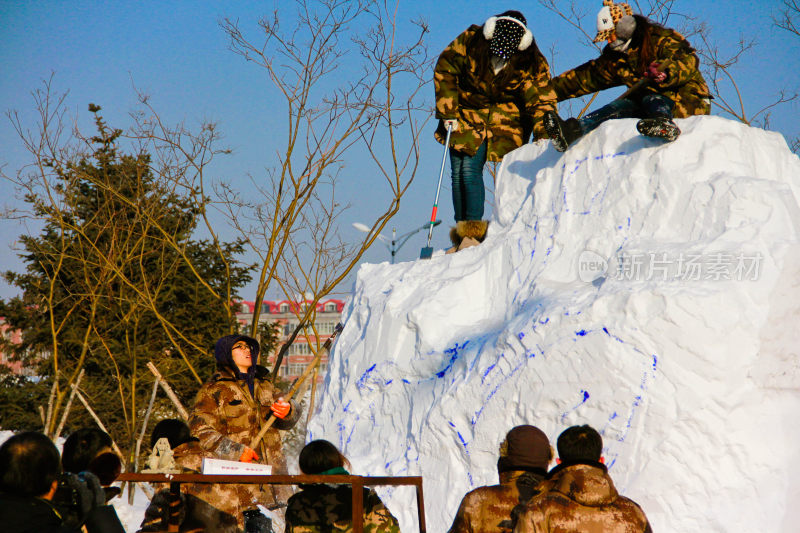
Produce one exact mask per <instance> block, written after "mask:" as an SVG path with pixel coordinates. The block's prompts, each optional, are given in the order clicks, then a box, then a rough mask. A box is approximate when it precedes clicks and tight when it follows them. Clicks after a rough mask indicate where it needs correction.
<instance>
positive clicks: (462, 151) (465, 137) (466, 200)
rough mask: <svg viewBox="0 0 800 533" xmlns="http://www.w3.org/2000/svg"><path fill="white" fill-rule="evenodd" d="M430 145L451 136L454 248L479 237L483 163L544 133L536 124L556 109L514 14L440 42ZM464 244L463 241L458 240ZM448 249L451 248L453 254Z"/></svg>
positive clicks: (542, 65) (546, 73)
mask: <svg viewBox="0 0 800 533" xmlns="http://www.w3.org/2000/svg"><path fill="white" fill-rule="evenodd" d="M433 79H434V85H435V89H436V118H438V119H439V126H438V129H437V130H436V134H435V136H436V140H438V141H439V142H440V143H445V142H447V141H446V140H445V139H446V138H447V133H448V131H452V133H451V134H450V139H449V142H448V146H449V148H450V168H451V172H452V192H453V208H454V210H455V220H456V226H455V227H454V228H453V229H452V230H451V231H450V238H451V239H452V241H453V244H454V249H456V250H457V249H461V248H465V247H466V246H474V245H475V244H478V243H479V242H481V241H483V239H484V237H485V236H486V229H487V226H488V222H487V221H485V220H483V203H484V188H483V166H484V164H485V163H486V161H487V160H489V161H500V160H501V159H502V158H503V156H504V155H505V154H507V153H508V152H510V151H511V150H513V149H515V148H519V147H520V146H522V144H524V143H525V142H527V141H528V138H529V137H530V136H531V133H533V136H534V138H536V139H540V138H543V137H545V136H546V132H545V129H544V126H543V124H542V120H543V117H544V113H545V112H546V111H552V110H555V109H556V96H555V93H554V92H553V90H552V89H551V88H550V85H549V81H550V67H549V66H548V64H547V61H546V60H545V58H544V56H543V55H542V54H541V52H540V51H539V48H538V47H537V46H536V43H535V41H534V39H533V35H532V34H531V32H530V30H529V29H528V27H527V26H526V20H525V17H524V16H523V15H522V13H520V12H519V11H506V12H504V13H501V14H499V15H497V16H494V17H490V18H489V19H488V20H487V21H486V23H485V24H483V26H477V25H472V26H470V27H469V28H467V30H466V31H464V32H463V33H462V34H461V35H459V36H458V37H456V39H455V40H454V41H453V42H452V43H450V45H448V47H447V48H446V49H445V50H444V51H443V52H442V54H441V55H440V56H439V60H438V62H437V63H436V68H435V70H434V78H433ZM465 241H466V242H465ZM454 251H455V250H454Z"/></svg>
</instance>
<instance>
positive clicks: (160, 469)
mask: <svg viewBox="0 0 800 533" xmlns="http://www.w3.org/2000/svg"><path fill="white" fill-rule="evenodd" d="M147 466H148V468H146V469H144V470H143V472H149V473H158V474H174V473H176V472H180V469H179V468H178V467H177V466H176V465H175V459H173V457H172V448H170V445H169V440H167V439H166V438H163V437H162V438H160V439H158V441H157V442H156V445H155V446H153V452H152V453H151V454H150V458H149V459H147Z"/></svg>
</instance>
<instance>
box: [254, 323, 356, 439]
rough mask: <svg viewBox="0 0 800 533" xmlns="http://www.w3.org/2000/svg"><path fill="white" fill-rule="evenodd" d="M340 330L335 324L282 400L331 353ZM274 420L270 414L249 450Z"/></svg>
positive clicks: (340, 324)
mask: <svg viewBox="0 0 800 533" xmlns="http://www.w3.org/2000/svg"><path fill="white" fill-rule="evenodd" d="M342 328H343V326H342V323H341V322H339V323H338V324H336V327H335V328H333V333H331V336H330V337H328V340H326V341H325V344H323V345H322V348H320V350H319V351H318V352H317V355H315V356H314V360H313V361H311V363H310V364H309V365H308V366H307V367H306V369H305V371H303V374H302V375H301V376H300V377H299V378H297V381H295V382H294V385H292V388H291V389H289V392H287V393H286V394H285V395H284V396H283V398H284V400H286V401H287V402H288V401H289V400H291V399H292V396H294V395H295V393H296V392H297V389H299V388H300V386H301V385H302V384H303V382H304V381H305V380H306V379H307V378H308V376H309V375H310V374H311V372H312V371H313V370H314V367H315V366H317V365H318V364H319V362H320V360H321V359H322V355H323V354H326V353H329V352H330V351H331V345H332V344H333V341H334V339H336V337H337V336H338V335H339V333H341V332H342ZM275 420H277V418H275V416H274V415H273V414H272V413H270V415H269V418H267V422H266V423H265V424H264V425H263V426H262V427H261V430H260V431H259V432H258V435H256V438H255V439H253V442H251V443H250V448H252V449H253V450H255V449H257V446H258V443H259V442H261V439H262V438H264V435H265V434H266V433H267V430H268V429H269V428H271V427H272V424H274V423H275Z"/></svg>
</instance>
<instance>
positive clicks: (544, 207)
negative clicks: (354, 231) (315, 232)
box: [308, 117, 800, 532]
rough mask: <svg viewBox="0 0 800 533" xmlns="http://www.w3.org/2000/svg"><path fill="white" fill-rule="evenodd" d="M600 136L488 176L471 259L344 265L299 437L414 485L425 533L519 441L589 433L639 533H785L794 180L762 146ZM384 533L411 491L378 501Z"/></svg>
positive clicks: (799, 271)
mask: <svg viewBox="0 0 800 533" xmlns="http://www.w3.org/2000/svg"><path fill="white" fill-rule="evenodd" d="M677 122H678V125H679V127H680V128H681V129H682V130H683V135H682V136H681V137H680V138H678V139H677V140H676V141H675V142H674V143H670V144H664V143H663V142H662V141H658V140H653V139H647V138H643V137H641V136H639V135H638V134H637V133H636V130H635V120H615V121H610V122H607V123H605V124H604V125H603V126H601V127H600V128H599V129H597V130H596V131H594V132H592V133H591V134H589V135H587V136H586V137H584V138H583V139H581V140H580V141H579V142H577V143H576V144H575V145H573V146H572V147H570V149H569V150H568V151H567V152H565V153H564V154H559V153H557V152H556V151H555V150H553V149H552V148H551V147H549V144H548V143H537V144H530V145H527V146H524V147H522V148H520V149H519V150H516V151H514V152H512V153H511V154H509V155H508V156H506V158H505V160H504V162H503V165H502V168H501V170H500V172H499V175H498V179H497V187H496V203H497V205H496V207H495V218H494V219H493V220H492V221H491V224H490V226H489V234H488V237H487V239H486V241H485V242H484V243H483V244H481V245H480V246H477V247H474V248H469V249H467V250H464V251H462V252H459V253H457V254H454V255H447V256H444V255H441V254H438V255H435V256H434V257H433V258H432V259H431V260H428V261H415V262H410V263H403V264H397V265H389V264H388V263H383V264H380V265H365V266H363V267H362V268H361V270H360V271H359V274H358V279H357V281H356V283H355V287H354V292H353V294H352V296H351V298H350V301H349V305H348V306H347V308H346V310H345V315H344V320H345V328H344V331H343V333H342V335H341V338H340V339H339V340H338V342H337V343H336V346H335V350H334V352H333V354H332V356H331V364H330V368H329V373H328V377H327V381H326V383H325V387H324V389H323V393H322V395H321V398H320V402H319V408H318V411H317V413H316V414H315V416H314V418H313V419H312V421H311V423H310V425H309V431H310V434H309V437H308V439H309V440H311V439H314V438H326V439H328V440H330V441H332V442H334V443H335V444H337V445H338V446H340V447H341V449H342V450H343V452H344V453H345V455H347V456H348V457H349V458H350V460H351V461H352V463H353V470H354V472H355V473H359V474H364V475H422V476H424V483H425V505H426V512H427V521H428V526H429V530H430V531H434V532H438V531H445V530H446V529H447V528H448V527H449V525H450V523H451V521H452V518H453V516H454V514H455V512H456V509H457V506H458V503H459V501H460V499H461V497H462V496H463V495H464V493H465V492H467V491H468V490H470V489H472V488H474V487H476V486H479V485H483V484H493V483H496V482H497V473H496V467H495V465H496V460H497V449H498V444H499V443H500V440H501V439H502V438H503V436H504V435H505V433H506V432H507V431H508V429H510V428H511V427H513V426H515V425H518V424H534V425H536V426H538V427H540V428H541V429H542V430H544V431H545V432H546V433H547V434H548V435H549V437H550V439H551V442H552V443H553V444H554V443H555V439H556V437H557V436H558V435H559V433H560V432H561V431H562V430H563V429H565V428H566V427H568V426H570V425H574V424H584V423H588V424H591V425H592V426H594V427H595V428H597V429H598V430H599V431H600V432H601V433H602V435H603V439H604V444H605V449H604V455H605V459H606V464H608V465H609V471H610V473H611V476H612V478H613V479H614V481H615V483H616V485H617V488H618V489H619V490H620V492H621V493H623V494H625V495H627V496H629V497H631V498H633V499H634V500H635V501H637V502H638V503H639V504H641V506H642V507H643V508H644V510H645V512H646V513H647V516H648V518H649V519H650V522H651V524H652V526H653V529H654V531H659V532H669V531H674V532H683V531H707V532H727V531H739V532H764V531H771V532H790V531H791V532H795V531H797V527H798V526H797V524H798V523H799V522H800V509H799V508H798V506H797V505H796V502H798V501H800V447H798V443H800V424H798V423H797V421H798V413H800V358H799V357H798V351H800V333H799V331H800V328H798V327H797V326H798V320H799V319H800V287H798V285H799V284H800V208H798V203H797V198H800V161H798V158H797V157H796V156H794V155H793V154H792V153H791V152H790V151H789V150H788V148H787V146H786V143H785V142H784V140H783V138H782V137H781V136H780V135H778V134H775V133H769V132H766V131H763V130H759V129H755V128H750V127H747V126H745V125H742V124H739V123H735V122H731V121H728V120H725V119H721V118H717V117H694V118H689V119H686V120H678V121H677ZM379 493H380V494H381V496H382V497H384V498H385V501H386V502H387V505H388V506H389V508H390V509H391V510H392V511H393V512H394V513H395V514H396V515H398V516H399V518H400V519H401V525H402V527H403V530H404V531H413V530H414V529H413V528H415V527H416V518H415V506H414V500H413V492H409V491H408V489H405V488H398V489H389V488H383V489H380V490H379Z"/></svg>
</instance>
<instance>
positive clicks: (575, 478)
mask: <svg viewBox="0 0 800 533" xmlns="http://www.w3.org/2000/svg"><path fill="white" fill-rule="evenodd" d="M557 446H558V454H559V456H560V459H561V464H560V465H559V466H557V467H556V468H554V469H553V470H552V471H551V472H550V473H549V474H548V476H547V477H548V479H547V480H546V481H544V482H543V483H542V485H540V489H541V490H542V492H541V493H540V494H538V495H536V496H534V497H533V498H532V499H531V500H530V501H529V502H528V503H527V504H526V506H525V509H524V510H523V511H522V512H521V513H520V514H519V517H518V521H517V524H516V527H515V529H514V533H550V532H564V531H575V532H581V533H651V531H652V530H651V529H650V524H649V522H648V521H647V517H646V516H645V514H644V511H642V509H641V507H639V505H638V504H636V502H634V501H633V500H631V499H629V498H626V497H624V496H621V495H620V494H619V493H618V492H617V489H616V488H615V487H614V483H613V482H612V481H611V478H610V477H609V475H608V471H607V469H606V467H605V465H604V464H603V463H602V462H600V461H601V453H602V448H603V441H602V438H601V437H600V434H599V433H597V431H595V430H594V429H593V428H591V427H590V426H573V427H571V428H568V429H567V430H565V431H564V432H563V433H562V434H561V435H560V436H559V437H558V443H557Z"/></svg>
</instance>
